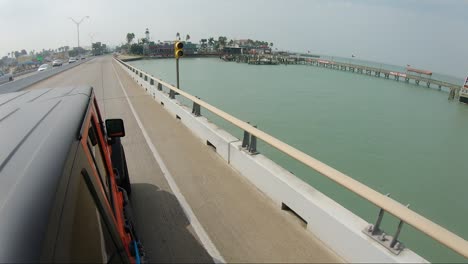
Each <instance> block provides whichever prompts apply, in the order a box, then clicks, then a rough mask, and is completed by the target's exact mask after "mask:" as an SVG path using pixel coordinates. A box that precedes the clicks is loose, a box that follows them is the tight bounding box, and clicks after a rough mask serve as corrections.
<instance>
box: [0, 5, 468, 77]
mask: <svg viewBox="0 0 468 264" xmlns="http://www.w3.org/2000/svg"><path fill="white" fill-rule="evenodd" d="M0 10H1V15H0V36H1V40H0V55H1V56H3V55H6V54H7V53H8V52H10V51H13V50H21V49H23V48H24V49H26V50H27V51H29V50H32V49H35V50H42V49H43V48H46V49H47V48H58V47H60V46H65V45H68V46H71V47H73V46H76V26H75V24H73V22H71V21H70V20H69V19H68V17H74V18H76V19H79V18H81V17H82V16H90V19H89V20H86V21H84V22H83V23H82V24H81V27H80V33H81V34H80V36H81V38H80V39H81V45H82V46H89V45H90V43H91V38H90V34H94V35H95V37H94V40H95V41H101V42H103V43H107V44H109V45H116V44H120V43H122V42H124V41H125V35H126V33H127V32H134V33H135V34H136V36H137V38H141V37H143V36H144V31H145V28H147V27H148V28H149V29H150V32H151V39H152V40H168V39H174V37H175V34H176V32H180V33H181V35H183V36H185V35H186V34H187V33H188V34H190V36H191V37H192V41H198V40H199V39H200V38H207V37H210V36H213V37H216V36H218V35H225V36H227V37H228V38H229V39H230V38H234V39H243V38H251V39H259V40H266V41H269V42H273V43H274V46H275V47H277V48H279V49H286V50H293V51H307V50H310V51H311V52H312V53H317V54H328V55H336V56H343V57H349V56H350V55H351V54H355V55H356V56H357V58H360V59H367V60H373V61H379V62H386V63H391V64H396V65H406V64H411V65H412V66H415V67H421V68H425V69H429V70H433V71H436V72H441V73H446V74H450V75H455V76H458V77H464V76H465V75H466V74H468V1H422V0H421V1H405V0H401V1H398V0H382V1H371V0H356V1H345V0H336V1H334V0H327V1H325V0H323V1H322V0H317V1H313V0H178V1H177V0H141V1H128V0H127V1H125V0H103V1H100V0H61V1H60V0H23V1H22V0H0Z"/></svg>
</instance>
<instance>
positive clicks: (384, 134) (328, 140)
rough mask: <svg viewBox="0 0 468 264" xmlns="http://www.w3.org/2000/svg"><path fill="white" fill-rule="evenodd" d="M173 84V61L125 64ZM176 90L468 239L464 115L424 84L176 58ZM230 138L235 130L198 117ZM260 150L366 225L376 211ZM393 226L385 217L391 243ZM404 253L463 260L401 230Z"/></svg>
mask: <svg viewBox="0 0 468 264" xmlns="http://www.w3.org/2000/svg"><path fill="white" fill-rule="evenodd" d="M131 64H132V65H134V66H136V67H138V68H141V69H142V70H144V71H146V72H148V73H151V74H153V75H154V76H156V77H159V78H162V79H163V80H165V81H168V82H170V83H175V62H174V60H173V59H160V60H142V61H135V62H132V63H131ZM180 82H181V89H183V90H186V91H188V92H189V93H191V94H193V95H196V96H199V97H201V99H203V100H205V101H207V102H209V103H211V104H213V105H214V106H216V107H218V108H220V109H223V110H224V111H226V112H228V113H231V114H232V115H234V116H236V117H238V118H240V119H242V120H245V121H250V122H251V123H252V124H256V125H258V127H259V128H260V129H262V130H264V131H266V132H268V133H270V134H272V135H274V136H275V137H277V138H279V139H281V140H283V141H285V142H286V143H288V144H290V145H292V146H294V147H296V148H298V149H300V150H302V151H304V152H306V153H308V154H309V155H311V156H313V157H315V158H317V159H319V160H321V161H323V162H325V163H327V164H328V165H331V166H332V167H335V168H336V169H338V170H340V171H342V172H344V173H346V174H348V175H350V176H351V177H353V178H354V179H356V180H358V181H360V182H362V183H365V184H367V185H368V186H370V187H372V188H374V189H376V190H378V191H379V192H381V193H391V197H393V198H394V199H396V200H398V201H400V202H401V203H403V204H411V206H410V208H412V209H413V210H415V211H416V212H418V213H420V214H422V215H424V216H426V217H427V218H429V219H431V220H433V221H434V222H436V223H439V224H441V225H442V226H444V227H446V228H448V229H449V230H451V231H453V232H455V233H457V234H458V235H460V236H462V237H463V238H465V239H467V238H468V225H467V218H468V191H467V188H468V177H467V176H468V175H467V171H468V162H467V161H468V153H467V149H468V140H466V138H467V137H468V120H467V119H468V106H467V105H462V104H459V103H456V102H449V101H448V100H447V97H448V94H447V93H446V92H441V91H438V90H436V89H428V88H426V87H425V85H422V86H416V85H411V84H410V85H409V84H405V83H403V82H397V81H394V80H385V79H382V78H376V77H372V76H366V75H358V74H353V73H349V72H341V71H335V70H330V69H324V68H317V67H312V66H302V65H288V66H285V65H278V66H256V65H247V64H238V63H235V62H223V61H221V60H219V59H215V58H210V59H205V58H204V59H200V58H184V59H183V60H182V61H181V81H180ZM202 114H203V115H205V116H207V117H208V118H209V119H210V120H212V121H214V122H216V123H217V124H219V125H220V126H222V127H224V128H225V129H226V130H228V131H230V132H231V133H232V134H233V135H235V136H237V137H238V138H241V136H242V131H240V130H239V129H237V128H235V127H233V126H231V125H229V124H226V122H223V121H222V120H220V119H219V118H216V117H215V116H213V115H211V114H209V113H207V111H204V110H203V109H202ZM258 148H259V151H260V152H261V153H263V154H265V155H266V156H268V157H270V158H271V159H273V160H274V161H276V162H277V163H279V164H280V165H282V166H283V167H284V168H286V169H287V170H289V171H291V172H292V173H294V174H295V175H296V176H297V177H299V178H301V179H303V180H304V181H306V182H307V183H309V184H311V185H312V186H314V187H315V188H317V189H318V190H320V191H321V192H323V193H324V194H326V195H328V196H329V197H331V198H333V199H334V200H336V201H337V202H339V203H340V204H342V205H343V206H345V207H346V208H348V209H349V210H351V211H353V212H355V213H356V214H358V215H360V216H361V217H363V218H364V219H365V220H366V221H368V222H374V221H375V219H376V217H377V214H378V208H376V207H375V206H372V205H370V203H369V202H367V201H365V200H363V199H361V198H359V197H357V196H356V195H354V194H352V193H350V192H349V191H347V190H345V189H344V188H342V187H339V186H337V185H336V184H334V183H333V182H331V181H330V180H328V179H326V178H325V177H324V176H321V175H319V174H318V173H315V172H314V171H312V170H311V169H309V168H307V167H305V166H303V165H301V164H300V163H298V162H296V161H294V160H292V159H290V158H288V157H286V156H285V155H283V154H282V153H280V152H278V151H276V150H275V149H273V148H271V147H269V146H266V145H265V144H262V142H260V143H259V147H258ZM396 226H397V221H396V220H395V219H392V218H391V217H389V216H386V217H385V219H384V226H383V228H384V229H385V230H386V231H387V232H388V233H390V234H393V232H394V231H395V230H396ZM400 238H401V239H400V240H402V241H403V242H404V243H405V244H406V245H407V246H408V247H409V248H411V249H412V250H414V251H415V252H417V253H419V254H421V255H422V256H424V257H425V258H427V259H428V260H430V261H434V262H454V261H464V259H463V258H461V257H459V256H457V255H456V254H454V253H452V252H451V251H450V250H449V249H446V248H445V247H443V246H440V245H439V244H438V243H436V242H434V241H433V240H431V239H429V238H427V237H426V236H425V235H422V234H421V233H419V232H418V231H416V230H413V229H412V228H411V227H409V226H407V225H405V226H404V227H403V231H402V234H401V236H400Z"/></svg>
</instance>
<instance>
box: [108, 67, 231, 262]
mask: <svg viewBox="0 0 468 264" xmlns="http://www.w3.org/2000/svg"><path fill="white" fill-rule="evenodd" d="M111 64H112V68H113V69H114V73H115V75H116V76H117V80H118V81H119V84H120V88H122V91H123V93H124V95H125V98H126V99H127V102H128V105H129V106H130V110H131V111H132V113H133V116H134V117H135V120H136V121H137V124H138V126H139V127H140V129H141V132H142V133H143V137H144V138H145V140H146V143H147V144H148V147H149V148H150V150H151V152H152V153H153V157H154V159H155V160H156V162H157V163H158V164H159V167H160V168H161V171H162V173H163V175H164V177H165V178H166V180H167V182H168V183H169V187H170V188H171V190H172V192H173V193H174V195H175V197H176V198H177V200H178V201H179V203H180V205H181V206H182V209H183V210H184V212H185V215H186V216H187V218H188V220H189V221H190V224H191V225H192V227H193V229H194V230H195V233H196V234H197V236H198V238H199V239H200V242H201V243H202V244H203V246H204V247H205V249H206V251H207V252H208V253H209V254H210V256H211V257H212V258H213V261H214V262H215V263H226V261H225V260H224V258H223V257H222V256H221V254H220V253H219V251H218V249H217V248H216V246H215V245H214V243H213V242H212V241H211V239H210V237H209V236H208V234H207V233H206V231H205V229H204V228H203V226H202V225H201V223H200V221H199V220H198V218H197V217H196V216H195V213H194V212H193V210H192V208H191V207H190V205H189V204H188V202H187V200H186V199H185V197H184V195H183V194H182V193H181V191H180V189H179V187H178V186H177V184H176V182H175V181H174V178H173V177H172V175H171V173H170V172H169V170H168V169H167V167H166V164H164V161H163V160H162V158H161V155H159V152H158V151H157V150H156V148H155V146H154V144H153V142H152V141H151V139H150V137H149V136H148V133H147V132H146V129H145V128H144V126H143V123H142V122H141V120H140V117H139V116H138V114H137V113H136V111H135V108H134V107H133V104H132V102H131V101H130V98H129V97H128V94H127V92H126V91H125V88H124V86H123V84H122V81H121V80H120V77H119V74H118V73H117V70H116V69H115V66H114V63H112V62H111ZM103 89H104V87H103Z"/></svg>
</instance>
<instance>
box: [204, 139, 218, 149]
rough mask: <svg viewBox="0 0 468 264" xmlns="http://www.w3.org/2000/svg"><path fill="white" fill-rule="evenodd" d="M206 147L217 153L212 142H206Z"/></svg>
mask: <svg viewBox="0 0 468 264" xmlns="http://www.w3.org/2000/svg"><path fill="white" fill-rule="evenodd" d="M206 145H207V146H209V147H211V148H212V149H213V150H214V151H216V146H215V145H213V144H211V142H209V141H208V140H207V141H206Z"/></svg>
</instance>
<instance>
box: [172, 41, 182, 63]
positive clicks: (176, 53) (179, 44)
mask: <svg viewBox="0 0 468 264" xmlns="http://www.w3.org/2000/svg"><path fill="white" fill-rule="evenodd" d="M183 56H184V43H182V42H180V41H177V42H176V43H175V44H174V57H175V58H176V59H178V58H180V57H183Z"/></svg>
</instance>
